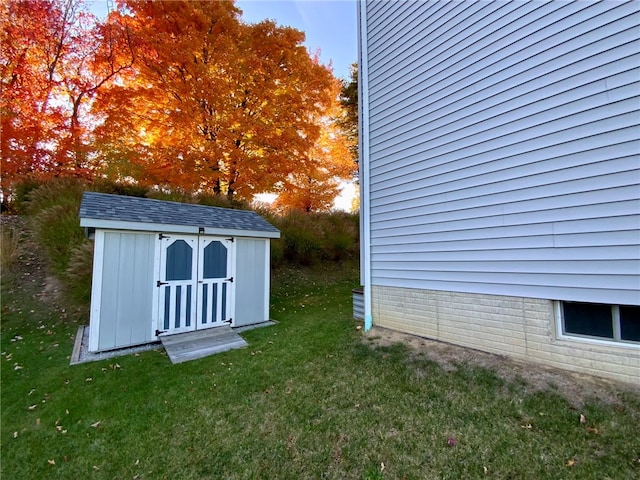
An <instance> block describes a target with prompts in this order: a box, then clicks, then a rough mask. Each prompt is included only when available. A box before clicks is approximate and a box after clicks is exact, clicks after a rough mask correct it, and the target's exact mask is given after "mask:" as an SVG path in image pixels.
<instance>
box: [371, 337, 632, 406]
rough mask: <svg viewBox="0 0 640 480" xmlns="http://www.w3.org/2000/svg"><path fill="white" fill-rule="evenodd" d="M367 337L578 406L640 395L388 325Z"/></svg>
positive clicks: (444, 366) (613, 384) (603, 381)
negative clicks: (487, 372)
mask: <svg viewBox="0 0 640 480" xmlns="http://www.w3.org/2000/svg"><path fill="white" fill-rule="evenodd" d="M363 339H364V341H366V342H367V343H369V344H370V345H374V346H391V345H394V344H397V343H401V344H403V345H405V346H407V347H408V348H409V352H410V355H411V358H412V359H417V358H422V359H427V360H431V361H433V362H436V363H437V364H438V365H440V367H442V369H443V370H445V371H449V372H451V371H456V370H457V369H458V368H460V367H461V366H474V367H482V368H488V369H491V370H493V371H495V372H496V374H497V375H498V376H499V377H500V378H502V379H504V380H505V381H507V382H514V381H524V382H525V389H526V390H527V392H530V393H533V392H536V391H543V390H554V391H557V392H558V393H559V394H560V395H562V396H563V397H565V398H566V399H567V401H569V402H570V403H571V404H572V405H574V406H575V407H580V406H582V405H584V403H585V402H586V400H588V399H593V398H595V399H598V400H600V401H602V402H605V403H609V404H617V403H620V394H621V393H622V392H625V391H626V392H630V393H633V394H636V395H640V387H636V386H634V385H629V384H621V383H618V382H613V381H609V380H606V379H603V378H598V377H593V376H590V375H583V374H578V373H573V372H569V371H565V370H560V369H556V368H552V367H546V366H544V365H539V364H535V363H531V362H523V361H518V360H514V359H512V358H508V357H505V356H503V355H495V354H491V353H486V352H481V351H479V350H474V349H471V348H465V347H460V346H457V345H452V344H449V343H445V342H439V341H436V340H431V339H428V338H423V337H418V336H415V335H409V334H405V333H401V332H396V331H393V330H388V329H386V328H381V327H373V328H372V329H371V330H369V331H368V332H366V333H364V334H363Z"/></svg>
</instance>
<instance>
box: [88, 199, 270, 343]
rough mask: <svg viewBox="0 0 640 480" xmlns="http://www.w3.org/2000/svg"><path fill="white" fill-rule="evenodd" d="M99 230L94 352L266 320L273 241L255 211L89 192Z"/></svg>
mask: <svg viewBox="0 0 640 480" xmlns="http://www.w3.org/2000/svg"><path fill="white" fill-rule="evenodd" d="M80 226H82V227H85V228H88V229H91V231H92V232H95V237H94V238H95V245H94V257H93V284H92V291H91V315H90V325H89V351H91V352H99V351H105V350H112V349H117V348H123V347H128V346H132V345H140V344H145V343H149V342H153V341H157V340H159V337H160V336H162V335H171V334H175V333H182V332H188V331H193V330H200V329H205V328H213V327H217V326H222V325H231V326H232V327H239V326H245V325H252V324H258V323H262V322H266V321H268V320H269V284H270V281H269V279H270V263H269V260H270V239H272V238H279V237H280V232H279V231H278V229H276V228H275V227H274V226H273V225H271V224H270V223H269V222H268V221H266V220H265V219H264V218H262V217H261V216H260V215H258V214H257V213H255V212H251V211H244V210H232V209H226V208H217V207H208V206H203V205H195V204H185V203H177V202H167V201H161V200H152V199H147V198H138V197H127V196H120V195H109V194H104V193H95V192H85V193H84V195H83V198H82V204H81V207H80Z"/></svg>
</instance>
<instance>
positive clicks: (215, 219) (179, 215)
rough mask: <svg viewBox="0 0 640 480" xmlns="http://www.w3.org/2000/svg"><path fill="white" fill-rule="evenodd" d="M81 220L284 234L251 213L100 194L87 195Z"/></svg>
mask: <svg viewBox="0 0 640 480" xmlns="http://www.w3.org/2000/svg"><path fill="white" fill-rule="evenodd" d="M80 218H81V219H91V220H98V221H101V220H102V221H104V220H107V221H115V222H127V223H140V224H159V225H183V226H194V227H205V228H213V229H229V230H240V231H251V232H268V233H270V234H271V235H269V236H273V234H274V233H276V234H279V232H280V231H279V230H278V229H277V228H276V227H274V226H273V225H271V224H270V223H269V222H268V221H267V220H265V219H264V218H263V217H261V216H260V215H258V214H257V213H255V212H252V211H248V210H233V209H229V208H220V207H209V206H205V205H196V204H191V203H178V202H168V201H164V200H154V199H150V198H140V197H127V196H123V195H111V194H107V193H96V192H85V193H84V194H83V196H82V204H81V205H80Z"/></svg>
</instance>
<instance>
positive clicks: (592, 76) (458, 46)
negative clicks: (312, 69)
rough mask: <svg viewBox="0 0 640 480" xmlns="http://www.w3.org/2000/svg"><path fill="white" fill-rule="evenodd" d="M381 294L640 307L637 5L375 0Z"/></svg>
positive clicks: (375, 189) (372, 103) (372, 90)
mask: <svg viewBox="0 0 640 480" xmlns="http://www.w3.org/2000/svg"><path fill="white" fill-rule="evenodd" d="M363 14H364V15H366V25H367V32H366V37H367V52H368V57H367V59H366V62H367V65H366V66H367V69H368V77H369V83H368V107H369V115H370V122H369V135H370V142H369V145H368V147H369V169H370V176H369V179H368V180H369V183H368V185H369V192H370V198H371V200H370V208H371V214H370V228H371V272H372V283H373V284H374V285H380V286H389V287H404V288H417V289H430V290H445V291H457V292H470V293H479V294H482V293H485V294H496V295H513V296H521V297H530V298H547V299H560V300H571V301H584V302H599V303H609V304H629V305H639V304H640V127H639V123H640V54H639V53H638V52H640V27H639V25H640V3H639V2H598V3H594V2H425V1H418V2H380V1H369V2H367V4H366V8H365V9H363Z"/></svg>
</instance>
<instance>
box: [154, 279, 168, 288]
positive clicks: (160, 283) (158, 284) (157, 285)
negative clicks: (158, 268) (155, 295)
mask: <svg viewBox="0 0 640 480" xmlns="http://www.w3.org/2000/svg"><path fill="white" fill-rule="evenodd" d="M162 285H169V282H161V281H160V280H158V282H157V283H156V287H160V286H162Z"/></svg>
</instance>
